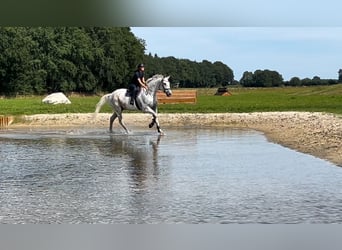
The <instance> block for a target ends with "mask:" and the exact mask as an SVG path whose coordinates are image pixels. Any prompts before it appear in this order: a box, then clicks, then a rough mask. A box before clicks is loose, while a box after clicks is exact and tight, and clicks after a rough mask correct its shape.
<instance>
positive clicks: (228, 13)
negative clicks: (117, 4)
mask: <svg viewBox="0 0 342 250" xmlns="http://www.w3.org/2000/svg"><path fill="white" fill-rule="evenodd" d="M123 7H124V10H125V11H127V13H130V14H131V15H132V16H133V17H134V18H135V20H139V19H141V20H142V21H141V22H140V25H141V26H155V25H158V26H230V27H232V26H235V27H241V26H254V27H255V26H258V27H261V26H316V27H317V26H336V25H340V26H341V25H342V16H341V7H342V1H340V0H286V1H285V0H158V1H156V0H144V1H142V2H138V1H136V0H126V1H125V3H124V4H123ZM141 17H142V18H141ZM140 25H138V26H140Z"/></svg>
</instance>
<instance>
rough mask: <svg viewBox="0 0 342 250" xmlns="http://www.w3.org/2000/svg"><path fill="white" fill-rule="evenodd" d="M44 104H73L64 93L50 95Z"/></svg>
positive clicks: (44, 100)
mask: <svg viewBox="0 0 342 250" xmlns="http://www.w3.org/2000/svg"><path fill="white" fill-rule="evenodd" d="M42 102H43V103H47V104H71V102H70V100H69V99H68V97H66V96H65V95H64V94H63V93H62V92H58V93H53V94H51V95H48V96H47V97H45V98H44V99H43V100H42Z"/></svg>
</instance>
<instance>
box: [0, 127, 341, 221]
mask: <svg viewBox="0 0 342 250" xmlns="http://www.w3.org/2000/svg"><path fill="white" fill-rule="evenodd" d="M134 131H135V132H134V133H133V134H131V135H123V134H119V133H117V134H109V133H108V132H106V131H105V129H103V128H100V129H77V128H75V129H59V130H2V131H0V145H1V146H0V201H1V203H0V223H341V222H342V192H341V190H342V181H341V180H342V168H339V167H337V166H335V165H333V164H331V163H329V162H326V161H323V160H320V159H318V158H315V157H313V156H310V155H305V154H302V153H298V152H296V151H293V150H290V149H287V148H284V147H282V146H280V145H277V144H273V143H270V142H268V141H267V140H266V138H265V137H264V135H263V134H262V133H259V132H256V131H253V130H238V129H194V130H192V129H182V130H175V129H168V130H167V135H166V136H163V137H159V136H158V135H157V134H155V133H154V132H151V130H149V131H148V130H141V129H140V130H139V129H135V130H134Z"/></svg>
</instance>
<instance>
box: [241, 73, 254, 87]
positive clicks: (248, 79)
mask: <svg viewBox="0 0 342 250" xmlns="http://www.w3.org/2000/svg"><path fill="white" fill-rule="evenodd" d="M240 84H241V85H242V86H244V87H252V86H253V85H254V75H253V73H252V72H249V71H245V72H244V73H243V75H242V78H241V79H240Z"/></svg>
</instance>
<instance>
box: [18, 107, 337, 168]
mask: <svg viewBox="0 0 342 250" xmlns="http://www.w3.org/2000/svg"><path fill="white" fill-rule="evenodd" d="M109 117H110V114H106V113H100V114H98V115H97V118H96V120H94V119H93V114H49V115H31V116H23V122H22V123H17V124H14V125H12V126H13V127H23V126H25V127H36V126H44V127H47V126H63V127H68V126H90V127H91V126H108V122H109ZM150 120H151V117H150V116H149V115H147V114H142V113H134V114H133V113H126V114H124V121H125V123H126V124H127V126H128V127H130V126H131V127H132V126H146V129H148V128H147V125H148V123H149V122H150ZM159 120H160V123H161V125H162V127H168V126H178V127H179V126H196V127H204V126H205V127H207V126H221V127H222V126H224V127H236V128H252V129H256V130H259V131H263V132H264V133H265V135H266V136H267V137H268V139H269V140H270V141H273V142H276V143H279V144H282V145H284V146H286V147H289V148H292V149H295V150H298V151H300V152H303V153H308V154H311V155H314V156H317V157H319V158H322V159H326V160H329V161H331V162H333V163H335V164H337V165H338V166H342V146H341V142H342V117H341V116H338V115H333V114H324V113H317V112H316V113H310V112H261V113H220V114H160V116H159ZM114 126H115V128H117V127H118V126H119V125H118V123H117V121H116V122H115V124H114Z"/></svg>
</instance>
